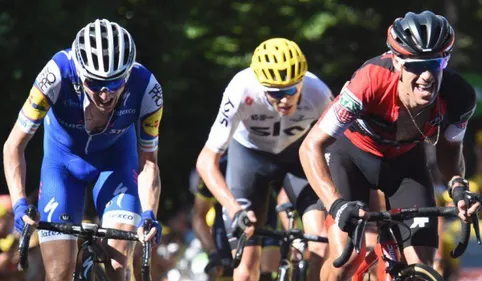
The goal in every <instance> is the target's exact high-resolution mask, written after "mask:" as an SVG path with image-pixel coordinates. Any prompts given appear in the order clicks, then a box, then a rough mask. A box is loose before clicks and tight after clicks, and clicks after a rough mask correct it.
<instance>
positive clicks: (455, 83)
mask: <svg viewBox="0 0 482 281" xmlns="http://www.w3.org/2000/svg"><path fill="white" fill-rule="evenodd" d="M440 92H441V96H442V97H443V98H444V99H445V100H446V102H447V113H446V119H445V122H444V123H445V126H444V127H445V130H444V137H445V139H446V140H448V141H450V142H462V141H463V139H464V135H465V131H466V129H467V124H468V122H469V119H470V117H472V115H473V114H474V112H475V107H476V104H477V97H476V94H475V90H474V88H473V87H472V86H471V85H470V84H469V83H468V82H467V81H465V80H464V79H463V78H462V77H461V76H460V75H459V74H458V73H456V72H455V71H453V70H448V71H446V72H444V76H443V80H442V85H441V91H440Z"/></svg>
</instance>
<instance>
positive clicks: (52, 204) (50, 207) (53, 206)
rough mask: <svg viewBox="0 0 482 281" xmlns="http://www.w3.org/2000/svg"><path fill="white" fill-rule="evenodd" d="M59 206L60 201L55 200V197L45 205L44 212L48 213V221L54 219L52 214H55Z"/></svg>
mask: <svg viewBox="0 0 482 281" xmlns="http://www.w3.org/2000/svg"><path fill="white" fill-rule="evenodd" d="M58 206H59V202H57V201H55V197H53V198H52V199H50V201H49V202H48V203H47V205H45V208H44V212H45V213H48V216H47V221H48V222H51V221H52V215H53V214H54V212H55V209H57V207H58Z"/></svg>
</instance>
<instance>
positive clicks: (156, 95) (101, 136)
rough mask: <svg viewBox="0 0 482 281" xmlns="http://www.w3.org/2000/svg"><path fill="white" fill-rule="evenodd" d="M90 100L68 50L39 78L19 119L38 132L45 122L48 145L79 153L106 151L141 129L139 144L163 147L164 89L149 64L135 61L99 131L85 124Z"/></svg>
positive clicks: (151, 148) (146, 148)
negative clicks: (122, 88) (122, 89)
mask: <svg viewBox="0 0 482 281" xmlns="http://www.w3.org/2000/svg"><path fill="white" fill-rule="evenodd" d="M89 103H90V100H89V98H88V97H87V96H86V94H85V93H84V91H83V88H82V85H81V81H80V78H79V76H78V75H77V72H76V69H75V66H74V61H73V59H72V54H71V51H70V49H67V50H63V51H60V52H58V53H57V54H55V55H54V56H53V58H52V59H51V60H50V61H49V62H48V63H47V65H46V66H45V67H44V68H43V70H42V71H41V72H40V74H39V75H38V76H37V78H36V80H35V82H34V85H33V87H32V90H31V91H30V95H29V98H28V99H27V101H26V102H25V104H24V106H23V108H22V110H21V111H20V114H19V117H18V120H17V123H18V124H19V125H20V126H21V128H22V129H23V130H24V131H25V132H27V133H29V134H33V133H35V131H36V129H37V128H38V127H39V126H40V123H41V121H42V120H44V126H45V136H44V140H45V142H46V145H49V144H52V145H57V146H60V147H63V148H64V149H66V150H68V151H71V152H73V153H74V154H77V155H87V154H92V153H95V152H99V151H103V150H105V149H107V148H109V147H111V146H112V145H113V144H114V143H116V141H117V140H119V139H120V138H121V137H122V136H123V135H125V134H136V128H137V142H138V146H139V148H140V149H141V150H143V151H155V150H157V147H158V127H159V123H160V120H161V118H162V109H163V97H162V88H161V85H160V84H159V83H158V82H157V80H156V78H155V77H154V75H153V74H152V73H151V72H150V71H149V70H147V69H146V68H145V67H144V66H142V65H141V64H139V63H135V64H134V67H133V68H132V71H131V73H130V76H129V79H128V81H127V84H126V88H125V90H124V92H123V93H122V94H121V97H120V99H119V101H118V104H117V106H116V108H115V109H114V110H113V112H112V114H111V116H110V118H109V120H108V122H107V125H106V126H105V128H104V130H102V131H101V132H98V133H95V134H91V133H90V132H88V131H87V130H86V128H85V117H84V109H85V108H86V107H87V106H88V105H89ZM124 139H126V138H124ZM127 139H130V138H127Z"/></svg>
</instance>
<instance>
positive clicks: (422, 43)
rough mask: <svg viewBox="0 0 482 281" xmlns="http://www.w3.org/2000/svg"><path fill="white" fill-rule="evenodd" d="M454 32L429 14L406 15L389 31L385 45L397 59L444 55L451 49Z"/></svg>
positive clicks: (395, 22) (442, 18)
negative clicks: (398, 57) (400, 57)
mask: <svg viewBox="0 0 482 281" xmlns="http://www.w3.org/2000/svg"><path fill="white" fill-rule="evenodd" d="M454 39H455V34H454V29H453V28H452V26H450V24H449V22H448V21H447V19H446V18H444V17H443V16H439V15H436V14H434V13H432V12H430V11H424V12H422V13H420V14H415V13H412V12H408V13H407V14H406V15H405V17H403V18H397V19H396V20H395V21H394V22H393V24H392V25H391V26H390V27H389V28H388V34H387V46H388V48H390V50H392V52H393V53H395V54H396V55H398V56H402V57H414V56H424V55H428V56H432V55H433V56H447V55H449V54H450V52H451V51H452V48H453V46H454Z"/></svg>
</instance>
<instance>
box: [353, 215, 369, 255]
mask: <svg viewBox="0 0 482 281" xmlns="http://www.w3.org/2000/svg"><path fill="white" fill-rule="evenodd" d="M367 223H368V222H367V221H366V220H364V219H359V220H358V224H357V227H356V228H355V233H354V236H353V245H354V246H355V251H356V253H357V254H359V253H360V251H361V247H362V241H363V236H364V235H363V234H364V233H365V228H366V226H367Z"/></svg>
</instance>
